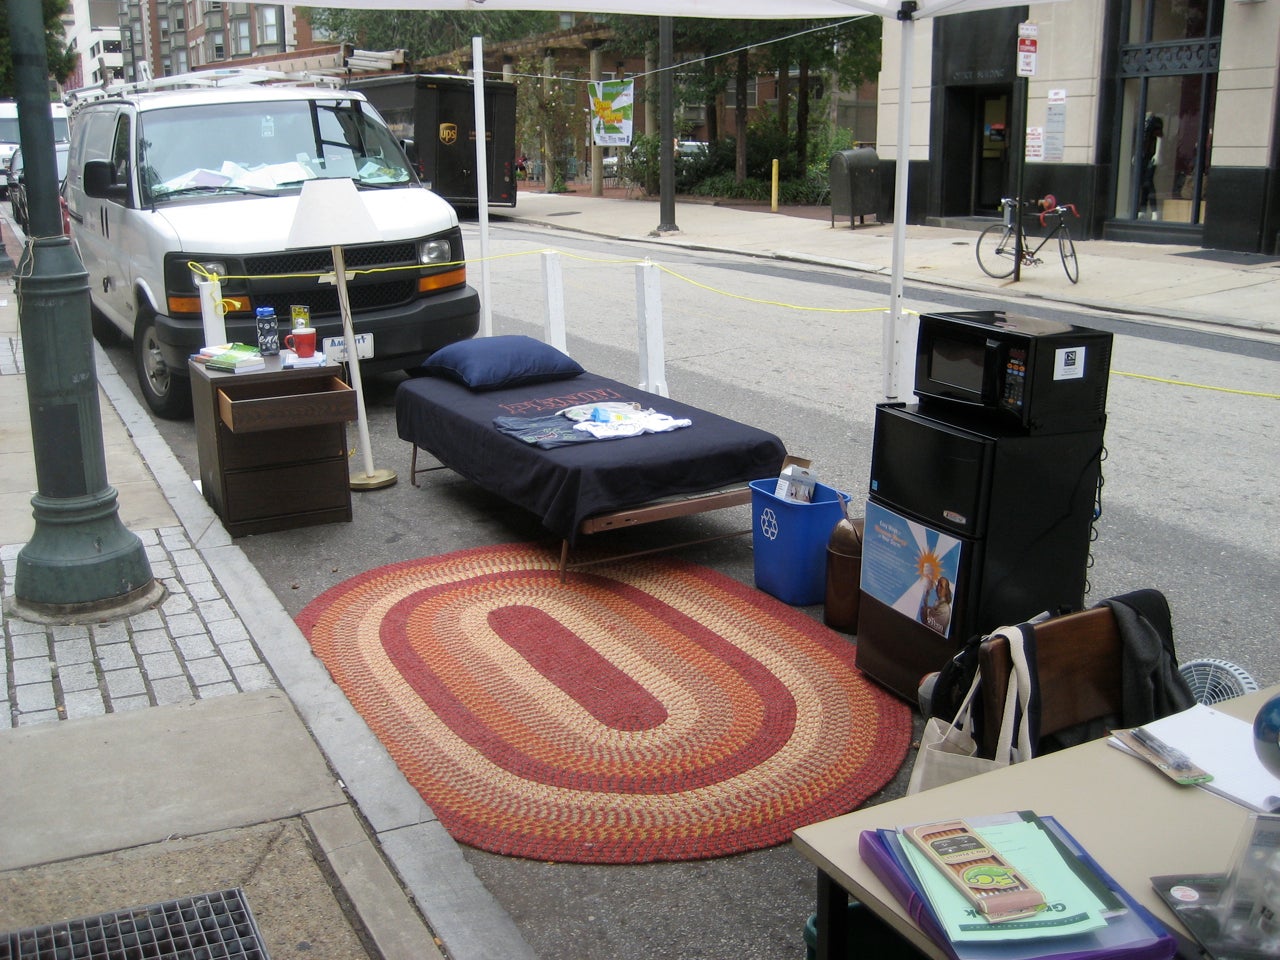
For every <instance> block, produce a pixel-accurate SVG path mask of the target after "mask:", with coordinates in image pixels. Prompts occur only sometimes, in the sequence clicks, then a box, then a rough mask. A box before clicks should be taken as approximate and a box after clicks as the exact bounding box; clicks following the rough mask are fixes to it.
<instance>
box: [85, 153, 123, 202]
mask: <svg viewBox="0 0 1280 960" xmlns="http://www.w3.org/2000/svg"><path fill="white" fill-rule="evenodd" d="M84 192H85V193H87V194H88V195H89V196H91V197H95V198H97V199H99V200H114V201H116V202H117V203H127V202H128V200H129V185H128V184H127V183H116V170H115V167H114V166H112V164H111V161H110V160H86V161H85V164H84Z"/></svg>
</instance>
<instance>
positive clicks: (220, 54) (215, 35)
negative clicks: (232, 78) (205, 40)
mask: <svg viewBox="0 0 1280 960" xmlns="http://www.w3.org/2000/svg"><path fill="white" fill-rule="evenodd" d="M226 58H227V45H226V41H225V39H224V34H223V32H222V31H221V30H214V31H213V32H212V33H211V34H209V59H211V60H225V59H226Z"/></svg>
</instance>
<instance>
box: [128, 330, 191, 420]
mask: <svg viewBox="0 0 1280 960" xmlns="http://www.w3.org/2000/svg"><path fill="white" fill-rule="evenodd" d="M133 365H134V369H135V370H137V372H138V385H139V386H140V387H141V388H142V399H144V400H146V401H147V406H148V407H150V408H151V410H152V412H153V413H155V415H156V416H158V417H163V418H164V419H165V420H184V419H186V418H187V417H189V416H191V384H190V383H189V382H188V380H187V378H186V377H180V376H178V375H177V374H176V373H174V371H173V370H171V369H170V368H169V366H168V364H166V363H165V362H164V356H163V355H162V354H161V352H160V341H159V339H158V338H157V336H156V323H155V318H154V317H151V316H142V317H139V318H138V325H137V326H136V327H135V328H134V331H133Z"/></svg>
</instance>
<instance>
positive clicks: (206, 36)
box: [117, 0, 312, 81]
mask: <svg viewBox="0 0 1280 960" xmlns="http://www.w3.org/2000/svg"><path fill="white" fill-rule="evenodd" d="M117 13H118V18H119V29H120V42H121V47H122V72H123V74H124V77H123V79H125V80H129V81H137V80H146V79H148V75H150V76H155V77H166V76H172V75H174V74H179V73H187V72H189V71H192V70H196V69H199V68H200V67H207V66H219V65H222V66H232V65H234V64H235V63H236V62H237V61H242V60H250V59H253V58H258V57H263V56H268V55H272V54H280V53H285V52H288V51H292V50H296V49H299V48H307V47H310V46H311V45H312V36H311V26H310V24H309V23H308V22H307V20H306V18H305V17H304V16H302V15H301V13H300V12H298V11H297V10H295V8H294V7H292V6H287V5H284V6H277V5H272V4H257V3H222V2H219V0H119V5H118V11H117ZM144 63H145V64H146V65H147V66H145V67H144V66H143V64H144Z"/></svg>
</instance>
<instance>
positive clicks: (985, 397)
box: [915, 310, 1112, 433]
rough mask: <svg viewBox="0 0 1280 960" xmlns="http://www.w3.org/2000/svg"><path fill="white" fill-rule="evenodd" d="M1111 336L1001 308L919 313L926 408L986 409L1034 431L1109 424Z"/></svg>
mask: <svg viewBox="0 0 1280 960" xmlns="http://www.w3.org/2000/svg"><path fill="white" fill-rule="evenodd" d="M1111 339H1112V338H1111V334H1110V333H1107V332H1105V331H1102V330H1093V329H1090V328H1088V327H1078V326H1075V325H1074V324H1070V323H1060V322H1058V321H1054V320H1043V319H1039V318H1036V317H1027V316H1023V315H1021V314H1015V313H1006V312H1004V311H1000V310H978V311H972V312H955V313H929V314H921V316H920V333H919V337H918V339H917V341H916V370H915V393H916V396H917V397H919V398H920V401H921V406H922V407H926V406H927V407H931V408H934V409H937V408H940V407H946V406H951V407H954V408H965V409H966V410H968V411H970V412H972V413H978V412H986V413H989V415H990V416H991V417H992V418H995V419H998V420H1000V421H1003V422H1004V423H1006V424H1008V425H1011V426H1012V425H1014V424H1016V425H1017V426H1019V427H1021V428H1022V429H1024V430H1026V431H1027V432H1028V433H1071V432H1074V431H1078V430H1089V429H1094V428H1097V427H1102V426H1104V425H1105V423H1106V406H1107V380H1108V378H1109V377H1110V375H1111Z"/></svg>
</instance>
